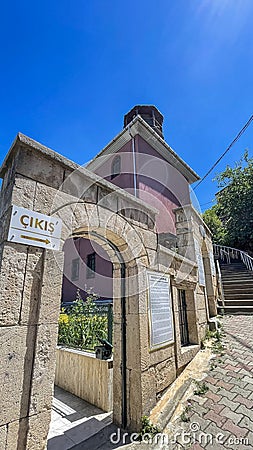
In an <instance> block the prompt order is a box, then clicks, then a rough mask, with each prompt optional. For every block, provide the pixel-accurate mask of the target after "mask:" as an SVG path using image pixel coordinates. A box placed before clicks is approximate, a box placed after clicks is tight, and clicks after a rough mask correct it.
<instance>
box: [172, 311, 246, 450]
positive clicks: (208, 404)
mask: <svg viewBox="0 0 253 450" xmlns="http://www.w3.org/2000/svg"><path fill="white" fill-rule="evenodd" d="M222 323H223V333H222V340H221V342H222V344H223V345H224V350H223V351H221V352H220V353H221V354H219V350H220V348H219V345H218V354H217V356H216V358H215V359H214V360H212V363H211V366H210V370H209V373H208V376H207V377H206V378H205V379H204V380H203V382H204V384H205V385H206V386H207V387H208V391H207V392H206V393H205V394H204V395H194V396H193V397H192V398H191V399H190V400H189V402H188V404H187V405H186V407H187V406H188V408H187V409H186V412H185V416H184V419H185V420H189V421H188V422H182V421H181V419H180V423H178V425H179V426H181V427H182V428H183V429H184V430H185V432H189V435H190V436H191V439H192V442H194V444H190V445H189V444H188V441H189V437H188V435H186V437H185V438H184V437H183V435H181V436H180V437H179V438H178V439H177V442H178V445H177V446H176V448H183V449H189V448H190V449H192V450H201V449H203V448H205V449H207V450H209V449H217V450H219V449H233V450H234V449H236V450H237V449H238V450H243V449H247V450H249V449H253V315H252V316H225V317H224V318H223V319H222ZM203 382H201V386H202V388H203ZM201 386H200V385H199V386H198V387H196V389H198V390H199V389H200V388H201ZM181 417H182V416H181ZM174 448H175V447H174Z"/></svg>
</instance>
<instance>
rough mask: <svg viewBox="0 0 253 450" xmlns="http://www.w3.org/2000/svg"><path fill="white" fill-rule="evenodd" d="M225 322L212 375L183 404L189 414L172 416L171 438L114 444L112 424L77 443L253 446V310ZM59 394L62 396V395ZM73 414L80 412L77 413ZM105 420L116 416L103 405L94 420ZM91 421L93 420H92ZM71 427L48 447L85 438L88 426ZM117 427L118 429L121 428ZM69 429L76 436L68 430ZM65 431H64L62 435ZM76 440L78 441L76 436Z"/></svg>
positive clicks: (196, 449)
mask: <svg viewBox="0 0 253 450" xmlns="http://www.w3.org/2000/svg"><path fill="white" fill-rule="evenodd" d="M222 323H223V333H222V339H221V343H219V342H218V343H217V345H216V352H217V355H216V358H215V359H212V360H211V363H210V368H209V369H208V372H207V377H206V378H204V379H203V380H201V382H200V383H199V384H198V385H196V390H197V391H199V393H198V394H195V395H191V396H190V398H188V400H187V402H186V403H184V404H183V407H182V408H181V412H182V411H183V415H182V414H181V415H180V417H179V416H176V417H174V419H173V420H172V422H171V423H169V424H168V426H167V428H166V432H168V433H169V438H168V440H167V441H165V442H166V443H164V444H162V442H159V444H158V445H154V444H147V443H139V444H137V443H135V444H126V445H124V444H123V445H122V441H121V442H118V443H116V442H115V443H114V444H113V443H111V442H110V435H109V433H111V429H110V426H109V427H107V428H109V430H108V432H107V431H106V427H105V428H102V429H101V431H99V433H98V434H97V435H94V439H93V438H91V439H88V440H87V445H86V446H85V444H84V442H83V443H81V444H80V445H78V446H76V447H75V449H76V450H83V449H84V450H95V449H101V450H102V449H103V450H113V449H118V450H119V449H123V450H129V449H131V450H132V449H134V450H135V449H157V448H159V449H161V450H182V449H183V450H188V449H191V450H201V449H205V450H210V449H214V450H224V449H232V450H245V449H247V450H251V449H253V315H252V316H225V317H224V318H223V319H222ZM205 388H208V390H207V392H205V393H204V394H202V395H199V394H200V393H201V391H202V390H203V389H205ZM58 400H60V399H59V395H58ZM60 401H61V400H60ZM84 403H85V402H84ZM68 404H69V403H68ZM86 405H87V404H86ZM86 407H87V406H86ZM90 407H91V405H90ZM91 408H92V407H91ZM93 408H94V407H93ZM185 408H186V409H185ZM55 412H56V411H55ZM83 414H84V416H85V420H86V421H87V420H88V419H89V413H87V412H86V413H85V412H84V413H83ZM73 417H74V418H75V419H77V418H78V417H77V416H75V414H74V416H73ZM70 418H71V414H67V415H66V416H65V419H67V420H69V419H70ZM90 418H94V414H92V411H90ZM79 419H80V418H79ZM182 419H184V420H182ZM58 420H59V417H58V418H57V417H56V416H53V422H52V424H53V423H54V421H55V424H54V428H55V430H56V429H57V426H56V424H57V421H58ZM99 420H102V422H103V423H102V424H101V425H102V427H104V426H105V425H106V423H108V421H109V420H110V419H109V418H108V417H104V418H103V415H101V411H100V413H99V412H98V415H97V416H96V420H95V423H94V425H96V426H97V425H98V424H97V422H98V421H99ZM59 423H60V422H58V425H59ZM86 425H87V424H86ZM84 426H85V424H84ZM91 426H93V424H92V423H91ZM68 427H70V425H68ZM170 427H171V428H170ZM52 430H53V428H51V432H52ZM68 430H69V428H68ZM68 430H66V431H64V427H63V428H61V425H60V427H59V428H58V431H57V432H59V431H60V434H58V438H57V435H54V437H53V439H52V436H53V435H52V434H51V439H50V440H49V447H48V449H49V450H51V449H56V450H57V449H59V450H64V449H65V448H69V447H64V445H62V444H63V442H64V441H63V440H62V439H64V437H65V438H71V439H73V440H72V443H73V442H74V439H78V440H79V442H80V438H81V436H82V433H83V430H82V429H80V434H79V430H78V426H76V427H75V428H73V426H72V427H71V429H70V430H69V431H68ZM75 431H78V436H75ZM113 431H114V432H115V430H113ZM69 432H70V433H71V436H70V435H68V433H69ZM86 432H87V433H88V434H89V426H88V428H86ZM106 433H107V435H106ZM103 434H104V436H103ZM59 436H63V437H62V438H60V437H59ZM86 437H87V434H86ZM57 439H58V440H57ZM84 439H85V437H84ZM135 439H136V438H135ZM75 442H77V441H76V440H75ZM128 442H129V441H128ZM53 443H54V444H56V446H55V447H53V446H52V447H51V446H50V445H52V444H53Z"/></svg>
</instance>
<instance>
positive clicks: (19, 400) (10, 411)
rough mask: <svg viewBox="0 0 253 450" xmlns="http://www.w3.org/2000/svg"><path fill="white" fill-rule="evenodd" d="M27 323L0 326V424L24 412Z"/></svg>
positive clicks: (28, 363) (28, 362)
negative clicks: (25, 325) (24, 325)
mask: <svg viewBox="0 0 253 450" xmlns="http://www.w3.org/2000/svg"><path fill="white" fill-rule="evenodd" d="M33 331H34V330H33V329H32V327H30V329H28V328H27V327H21V326H12V327H1V328H0V346H1V360H0V383H1V397H0V425H4V424H7V423H9V422H11V421H14V420H16V419H17V418H19V417H20V415H21V416H22V415H23V416H26V415H27V398H28V388H29V384H30V376H31V365H32V354H31V348H30V347H31V345H29V341H27V340H28V339H29V337H30V338H33V337H34V334H33Z"/></svg>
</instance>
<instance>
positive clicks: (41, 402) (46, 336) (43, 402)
mask: <svg viewBox="0 0 253 450" xmlns="http://www.w3.org/2000/svg"><path fill="white" fill-rule="evenodd" d="M57 336H58V326H57V325H56V324H49V325H40V326H38V327H37V335H36V346H35V348H34V350H35V359H34V367H33V380H32V387H31V401H30V408H29V415H32V414H38V413H41V412H44V411H50V410H51V403H52V398H53V384H54V377H55V365H56V344H57Z"/></svg>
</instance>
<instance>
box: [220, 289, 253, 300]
mask: <svg viewBox="0 0 253 450" xmlns="http://www.w3.org/2000/svg"><path fill="white" fill-rule="evenodd" d="M224 297H225V298H228V299H229V300H233V299H234V298H238V300H247V299H251V298H253V294H252V292H249V293H248V294H245V293H244V294H238V293H236V292H227V291H225V292H224Z"/></svg>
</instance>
